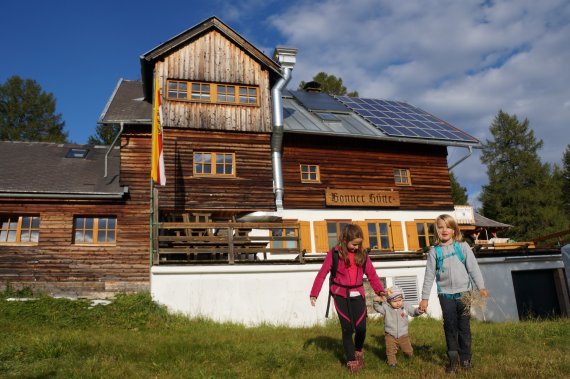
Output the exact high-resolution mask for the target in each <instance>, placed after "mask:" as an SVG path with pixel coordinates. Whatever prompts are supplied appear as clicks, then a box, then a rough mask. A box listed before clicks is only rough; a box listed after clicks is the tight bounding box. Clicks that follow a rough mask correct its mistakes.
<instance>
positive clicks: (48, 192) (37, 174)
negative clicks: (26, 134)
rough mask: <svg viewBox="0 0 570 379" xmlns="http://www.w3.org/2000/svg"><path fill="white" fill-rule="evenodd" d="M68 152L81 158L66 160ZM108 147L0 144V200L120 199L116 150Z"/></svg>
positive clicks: (120, 188)
mask: <svg viewBox="0 0 570 379" xmlns="http://www.w3.org/2000/svg"><path fill="white" fill-rule="evenodd" d="M71 148H75V149H87V150H88V153H87V155H86V156H85V158H66V155H67V153H68V152H69V150H70V149H71ZM108 150H109V146H92V145H76V144H60V143H47V142H9V141H0V172H1V173H2V175H0V197H15V196H19V197H22V196H23V197H30V198H35V197H42V198H49V197H54V198H55V197H58V196H61V195H64V196H65V197H69V198H121V197H122V196H123V194H124V189H123V188H122V187H121V186H120V185H119V174H120V167H119V165H120V158H119V154H120V150H119V148H118V147H115V148H113V149H112V150H111V152H110V154H109V156H108V159H107V177H105V155H106V154H107V151H108Z"/></svg>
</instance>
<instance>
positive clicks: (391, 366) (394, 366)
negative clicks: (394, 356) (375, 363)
mask: <svg viewBox="0 0 570 379" xmlns="http://www.w3.org/2000/svg"><path fill="white" fill-rule="evenodd" d="M388 367H390V368H398V365H397V364H395V363H391V364H389V365H388Z"/></svg>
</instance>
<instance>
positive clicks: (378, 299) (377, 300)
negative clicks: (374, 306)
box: [374, 295, 384, 303]
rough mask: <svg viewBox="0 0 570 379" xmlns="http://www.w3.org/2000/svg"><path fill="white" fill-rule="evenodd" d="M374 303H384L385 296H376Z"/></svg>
mask: <svg viewBox="0 0 570 379" xmlns="http://www.w3.org/2000/svg"><path fill="white" fill-rule="evenodd" d="M374 301H375V302H377V303H383V302H384V297H383V296H378V295H376V296H374Z"/></svg>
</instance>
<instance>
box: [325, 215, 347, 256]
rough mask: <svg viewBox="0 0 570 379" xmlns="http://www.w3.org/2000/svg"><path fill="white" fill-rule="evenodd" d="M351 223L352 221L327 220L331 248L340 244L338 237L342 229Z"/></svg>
mask: <svg viewBox="0 0 570 379" xmlns="http://www.w3.org/2000/svg"><path fill="white" fill-rule="evenodd" d="M348 224H350V221H327V238H328V242H329V250H330V249H332V248H333V247H335V246H336V245H337V244H338V238H339V236H340V232H341V231H342V229H343V228H344V227H345V226H346V225H348Z"/></svg>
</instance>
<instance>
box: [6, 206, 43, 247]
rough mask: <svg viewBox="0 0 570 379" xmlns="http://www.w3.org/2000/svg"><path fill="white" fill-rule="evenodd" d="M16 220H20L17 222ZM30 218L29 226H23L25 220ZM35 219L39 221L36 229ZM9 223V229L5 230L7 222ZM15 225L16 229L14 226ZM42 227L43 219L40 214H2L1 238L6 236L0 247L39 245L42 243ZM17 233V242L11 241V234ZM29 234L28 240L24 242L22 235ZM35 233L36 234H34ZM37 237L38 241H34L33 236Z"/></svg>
mask: <svg viewBox="0 0 570 379" xmlns="http://www.w3.org/2000/svg"><path fill="white" fill-rule="evenodd" d="M16 218H17V219H18V220H17V221H16ZM25 218H29V219H30V220H29V226H27V227H25V226H22V225H23V224H24V219H25ZM34 219H37V222H38V223H37V227H34ZM6 221H7V222H8V225H7V228H4V224H5V222H6ZM13 224H15V228H13V227H12V225H13ZM40 225H41V218H40V215H39V214H14V213H12V214H1V215H0V237H1V236H2V234H4V233H5V234H6V237H5V240H0V245H38V244H39V242H40ZM11 231H14V232H15V236H16V238H15V240H14V241H9V240H8V239H9V236H10V232H11ZM25 231H27V232H28V236H29V237H28V240H27V241H22V233H23V232H25ZM34 232H35V233H34ZM34 235H37V241H34V240H33V236H34Z"/></svg>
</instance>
